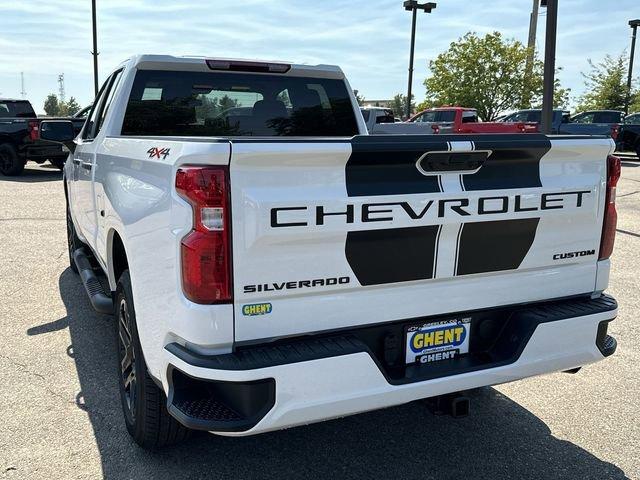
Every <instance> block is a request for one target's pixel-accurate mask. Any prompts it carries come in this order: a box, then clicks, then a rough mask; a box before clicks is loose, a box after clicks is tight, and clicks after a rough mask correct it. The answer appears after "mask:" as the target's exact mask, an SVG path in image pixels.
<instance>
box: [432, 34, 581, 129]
mask: <svg viewBox="0 0 640 480" xmlns="http://www.w3.org/2000/svg"><path fill="white" fill-rule="evenodd" d="M528 52H529V50H528V49H527V47H525V46H524V45H523V44H522V43H520V42H518V41H516V40H505V39H503V38H502V35H501V34H500V33H499V32H493V33H488V34H487V35H485V36H484V37H479V36H478V35H476V34H475V33H473V32H469V33H467V34H466V35H465V36H464V37H462V38H460V39H458V41H457V42H453V43H451V45H450V46H449V49H448V50H447V51H446V52H444V53H441V54H440V55H438V56H437V57H436V59H435V60H433V61H431V62H429V68H430V70H431V76H430V77H429V78H427V79H426V80H425V82H424V84H425V87H426V88H427V99H426V101H425V103H426V104H429V105H447V104H448V105H460V106H464V107H471V108H475V109H476V110H477V111H478V115H479V116H480V117H481V118H482V119H484V120H493V119H494V118H495V117H496V116H498V115H499V114H500V113H501V112H504V111H506V110H514V109H520V108H530V107H531V106H532V105H535V104H537V103H539V102H540V100H541V96H542V76H543V62H542V61H540V60H539V59H538V58H537V57H535V58H534V62H533V66H532V67H533V68H532V74H531V76H527V75H526V73H525V65H526V62H527V53H528ZM556 86H557V88H558V91H557V92H556V98H555V99H554V103H555V104H556V106H561V105H563V104H564V103H563V102H565V101H566V100H568V94H569V90H568V89H563V88H562V87H561V86H560V83H559V81H558V80H556Z"/></svg>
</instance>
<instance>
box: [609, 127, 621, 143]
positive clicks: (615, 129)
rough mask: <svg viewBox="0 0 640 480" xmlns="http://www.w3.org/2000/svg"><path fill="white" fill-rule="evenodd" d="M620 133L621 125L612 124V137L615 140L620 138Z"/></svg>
mask: <svg viewBox="0 0 640 480" xmlns="http://www.w3.org/2000/svg"><path fill="white" fill-rule="evenodd" d="M618 133H620V125H617V124H616V125H612V126H611V138H613V139H614V140H617V139H618Z"/></svg>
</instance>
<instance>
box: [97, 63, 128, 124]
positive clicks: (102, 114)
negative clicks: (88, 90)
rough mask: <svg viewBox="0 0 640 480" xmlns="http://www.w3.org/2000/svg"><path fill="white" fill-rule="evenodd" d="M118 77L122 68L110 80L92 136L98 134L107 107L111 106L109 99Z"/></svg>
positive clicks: (111, 96)
mask: <svg viewBox="0 0 640 480" xmlns="http://www.w3.org/2000/svg"><path fill="white" fill-rule="evenodd" d="M120 77H122V70H118V71H117V72H116V73H114V75H113V81H112V82H111V86H110V87H109V92H108V93H107V96H106V97H105V99H104V105H103V107H102V110H101V112H100V120H98V125H97V127H96V130H95V132H94V133H93V136H94V137H95V136H96V135H98V132H99V131H100V129H101V128H102V124H103V123H104V119H105V117H106V116H107V112H108V111H109V107H110V106H111V101H112V100H113V95H114V93H115V91H116V89H117V88H118V83H120Z"/></svg>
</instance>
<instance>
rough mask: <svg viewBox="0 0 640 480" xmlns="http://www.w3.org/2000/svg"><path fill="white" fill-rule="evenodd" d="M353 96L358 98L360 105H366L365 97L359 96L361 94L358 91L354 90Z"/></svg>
mask: <svg viewBox="0 0 640 480" xmlns="http://www.w3.org/2000/svg"><path fill="white" fill-rule="evenodd" d="M353 94H354V95H355V97H356V100H357V102H358V105H360V106H363V105H364V100H365V98H364V96H363V95H360V94H359V92H358V90H354V91H353Z"/></svg>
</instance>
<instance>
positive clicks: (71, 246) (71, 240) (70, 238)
mask: <svg viewBox="0 0 640 480" xmlns="http://www.w3.org/2000/svg"><path fill="white" fill-rule="evenodd" d="M85 246H86V245H85V244H84V242H83V241H82V240H80V237H78V234H77V233H76V227H75V226H74V225H73V220H72V219H71V210H70V208H69V202H68V201H67V250H68V251H69V268H71V270H72V271H73V272H74V273H78V267H77V266H76V262H75V261H74V260H73V252H75V251H76V250H77V249H78V248H82V247H85Z"/></svg>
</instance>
